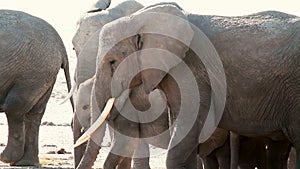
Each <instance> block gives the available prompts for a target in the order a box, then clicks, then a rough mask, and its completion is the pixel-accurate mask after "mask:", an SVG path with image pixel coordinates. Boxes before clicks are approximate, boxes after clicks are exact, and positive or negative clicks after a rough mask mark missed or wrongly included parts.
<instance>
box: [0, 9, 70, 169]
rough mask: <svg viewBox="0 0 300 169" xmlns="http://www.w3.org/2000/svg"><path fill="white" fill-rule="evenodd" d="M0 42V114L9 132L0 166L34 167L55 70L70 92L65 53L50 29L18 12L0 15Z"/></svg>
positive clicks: (32, 17) (5, 12) (60, 42)
mask: <svg viewBox="0 0 300 169" xmlns="http://www.w3.org/2000/svg"><path fill="white" fill-rule="evenodd" d="M0 37H1V39H0V53H1V55H0V58H1V61H0V78H1V79H2V80H1V81H0V112H5V114H6V117H7V121H8V129H9V134H8V141H7V146H6V148H5V149H4V151H3V152H2V153H1V155H0V160H1V161H3V162H6V163H10V164H11V165H39V159H38V134H39V126H40V123H41V118H42V116H43V114H44V112H45V109H46V104H47V102H48V100H49V98H50V95H51V92H52V89H53V86H54V83H55V80H56V76H57V73H58V71H59V69H60V68H63V69H64V72H65V76H66V80H67V86H68V89H70V88H71V83H70V74H69V63H68V58H67V53H66V50H65V47H64V44H63V42H62V40H61V38H60V37H59V35H58V33H57V32H56V31H55V29H54V28H53V27H52V26H51V25H50V24H48V23H47V22H45V21H44V20H42V19H40V18H37V17H34V16H31V15H29V14H26V13H24V12H20V11H12V10H0Z"/></svg>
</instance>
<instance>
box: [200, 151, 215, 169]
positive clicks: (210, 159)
mask: <svg viewBox="0 0 300 169" xmlns="http://www.w3.org/2000/svg"><path fill="white" fill-rule="evenodd" d="M201 159H202V163H203V166H204V168H205V169H219V165H218V160H217V158H216V156H215V153H211V154H210V155H208V156H206V157H202V158H201Z"/></svg>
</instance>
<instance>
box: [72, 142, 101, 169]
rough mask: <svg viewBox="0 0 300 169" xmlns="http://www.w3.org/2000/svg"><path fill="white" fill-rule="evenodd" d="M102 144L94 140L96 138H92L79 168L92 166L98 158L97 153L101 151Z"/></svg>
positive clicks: (83, 168) (84, 168)
mask: <svg viewBox="0 0 300 169" xmlns="http://www.w3.org/2000/svg"><path fill="white" fill-rule="evenodd" d="M100 148H101V146H100V145H99V144H97V143H95V142H94V140H92V139H90V140H89V141H88V144H87V148H86V151H85V154H84V156H83V158H82V159H81V161H80V163H79V165H78V167H77V169H87V168H92V167H93V165H94V162H95V161H96V159H97V155H98V153H99V150H100Z"/></svg>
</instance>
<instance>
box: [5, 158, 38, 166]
mask: <svg viewBox="0 0 300 169" xmlns="http://www.w3.org/2000/svg"><path fill="white" fill-rule="evenodd" d="M11 165H12V166H36V167H40V166H41V165H40V162H39V159H33V158H32V157H28V158H26V157H24V158H22V159H21V160H19V161H17V162H15V163H11Z"/></svg>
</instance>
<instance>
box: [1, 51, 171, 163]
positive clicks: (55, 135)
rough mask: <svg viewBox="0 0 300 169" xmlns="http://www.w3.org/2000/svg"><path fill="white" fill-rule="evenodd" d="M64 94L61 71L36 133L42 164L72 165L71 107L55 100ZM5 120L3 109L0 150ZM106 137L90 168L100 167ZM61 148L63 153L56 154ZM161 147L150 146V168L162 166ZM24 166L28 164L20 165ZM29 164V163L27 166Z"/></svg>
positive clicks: (72, 61)
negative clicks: (38, 131) (151, 155)
mask: <svg viewBox="0 0 300 169" xmlns="http://www.w3.org/2000/svg"><path fill="white" fill-rule="evenodd" d="M75 60H76V59H75V57H74V56H71V57H70V67H71V76H72V77H73V72H74V67H75V64H76V63H75V62H76V61H75ZM66 95H67V87H66V82H65V78H64V74H63V71H62V70H61V71H60V72H59V74H58V77H57V81H56V84H55V87H54V89H53V92H52V95H51V98H50V100H49V102H48V105H47V109H46V112H45V115H44V117H43V119H42V124H43V125H41V127H40V135H39V158H40V163H41V165H42V168H64V169H66V168H73V159H74V156H73V136H72V130H71V126H70V123H71V119H72V114H73V112H72V109H71V105H70V103H69V102H67V103H65V104H63V105H60V104H59V102H60V101H61V100H62V99H63V98H64V97H65V96H66ZM7 128H8V127H7V121H6V117H5V114H4V113H0V131H1V137H0V152H2V150H3V149H4V148H5V145H6V144H7V134H8V133H7ZM109 142H110V138H109V136H108V134H107V136H106V137H105V141H104V143H103V146H104V147H103V148H102V150H101V151H100V153H99V155H98V158H97V161H96V163H95V165H94V168H101V167H102V165H103V162H104V160H105V158H106V156H107V153H108V151H109V147H107V145H109ZM62 149H64V152H65V154H57V152H58V151H59V150H62ZM165 152H166V151H165V150H161V149H158V148H155V147H151V153H152V154H157V155H155V156H154V157H152V158H151V159H150V160H151V161H150V165H151V167H152V168H153V169H161V168H164V166H165V162H164V161H165ZM0 168H18V167H9V165H8V164H5V163H2V162H0ZM20 168H28V167H20ZM29 168H30V167H29Z"/></svg>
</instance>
